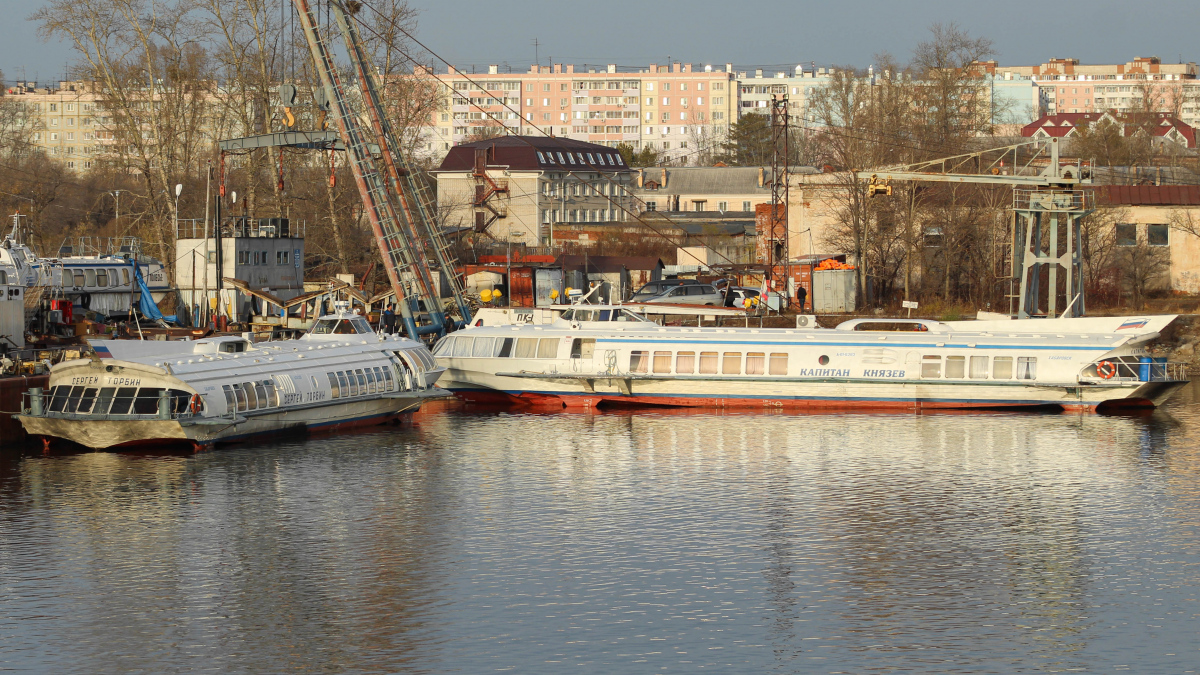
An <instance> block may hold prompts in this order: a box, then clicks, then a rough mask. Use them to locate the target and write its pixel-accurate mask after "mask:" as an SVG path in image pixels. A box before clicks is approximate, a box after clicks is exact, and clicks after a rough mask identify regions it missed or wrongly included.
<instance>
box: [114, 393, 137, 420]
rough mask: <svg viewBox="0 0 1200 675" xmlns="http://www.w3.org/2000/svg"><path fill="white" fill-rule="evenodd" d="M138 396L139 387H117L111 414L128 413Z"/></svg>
mask: <svg viewBox="0 0 1200 675" xmlns="http://www.w3.org/2000/svg"><path fill="white" fill-rule="evenodd" d="M136 396H137V387H120V388H118V389H117V395H116V396H114V397H113V402H112V407H111V408H109V410H108V414H110V415H128V414H129V411H130V409H131V408H133V401H134V398H135V397H136Z"/></svg>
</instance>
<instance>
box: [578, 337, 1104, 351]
mask: <svg viewBox="0 0 1200 675" xmlns="http://www.w3.org/2000/svg"><path fill="white" fill-rule="evenodd" d="M601 342H622V343H632V344H644V343H647V342H650V343H655V344H674V345H681V346H686V345H692V344H707V345H773V346H777V347H801V346H813V347H850V348H860V349H874V348H879V347H921V348H925V349H1017V350H1032V349H1040V350H1063V351H1067V350H1071V351H1093V352H1107V351H1111V350H1112V349H1113V347H1111V346H1106V345H1097V346H1094V347H1086V346H1084V347H1070V346H1061V347H1055V346H1050V345H1048V346H1035V345H985V344H976V345H975V346H974V347H972V346H970V345H968V344H965V343H964V344H951V343H946V345H945V346H942V347H938V346H937V343H936V342H924V343H917V342H883V341H880V342H817V341H809V340H793V341H790V342H779V341H767V340H692V339H688V340H686V341H676V340H670V339H669V338H659V339H655V338H653V337H647V338H645V339H633V338H622V339H610V338H596V343H597V344H599V343H601Z"/></svg>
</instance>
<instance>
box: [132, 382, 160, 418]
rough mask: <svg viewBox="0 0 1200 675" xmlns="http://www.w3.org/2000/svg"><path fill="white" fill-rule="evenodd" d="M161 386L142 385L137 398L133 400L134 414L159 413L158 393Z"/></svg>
mask: <svg viewBox="0 0 1200 675" xmlns="http://www.w3.org/2000/svg"><path fill="white" fill-rule="evenodd" d="M161 391H162V388H160V387H142V388H141V389H138V393H137V398H136V399H134V401H133V414H134V415H154V414H157V413H158V394H159V392H161Z"/></svg>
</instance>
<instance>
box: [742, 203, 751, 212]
mask: <svg viewBox="0 0 1200 675" xmlns="http://www.w3.org/2000/svg"><path fill="white" fill-rule="evenodd" d="M742 210H743V211H749V210H750V202H742Z"/></svg>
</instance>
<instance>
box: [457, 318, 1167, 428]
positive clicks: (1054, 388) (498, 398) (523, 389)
mask: <svg viewBox="0 0 1200 675" xmlns="http://www.w3.org/2000/svg"><path fill="white" fill-rule="evenodd" d="M1174 318H1175V317H1174V316H1147V317H1106V318H1090V317H1089V318H1073V319H1029V320H1010V321H952V322H939V321H925V320H911V321H910V320H902V319H858V320H853V321H847V322H845V323H842V324H841V325H839V326H838V327H837V328H836V329H823V328H816V327H805V328H796V329H777V328H776V329H772V328H707V327H705V328H699V327H697V328H681V327H670V328H665V327H661V326H658V325H657V324H655V323H653V322H650V321H648V320H646V319H645V318H643V317H641V316H640V315H638V314H635V313H633V312H630V311H629V310H628V309H625V308H622V307H619V306H600V305H575V306H574V307H572V308H571V309H569V310H567V311H566V312H565V313H564V314H563V315H562V316H561V317H560V318H558V319H557V320H555V321H554V322H553V323H550V324H544V325H530V324H518V325H476V326H472V327H470V328H468V329H466V330H462V331H459V332H457V333H454V334H452V335H449V336H447V337H445V338H443V339H442V340H441V341H440V342H439V343H438V345H437V347H436V348H435V349H434V356H436V357H437V359H438V361H439V363H440V364H441V365H443V366H445V367H446V373H445V375H444V376H443V378H442V381H441V382H440V383H439V384H440V385H441V386H442V387H444V388H446V389H449V390H451V391H452V392H454V393H455V394H456V395H457V396H459V397H460V398H462V399H464V400H467V401H473V402H481V403H496V402H524V403H530V404H548V405H551V406H555V407H585V408H586V407H593V406H598V405H605V404H636V405H667V406H712V407H755V408H899V409H936V408H1008V407H1053V408H1059V409H1089V410H1095V409H1097V408H1099V407H1113V406H1141V407H1146V406H1156V405H1159V404H1161V403H1162V402H1163V401H1165V400H1166V399H1167V398H1168V397H1169V396H1170V395H1171V394H1172V393H1173V392H1174V391H1175V390H1177V389H1178V388H1180V387H1182V386H1183V384H1184V383H1186V382H1187V374H1186V370H1185V367H1184V365H1183V364H1177V363H1167V362H1165V359H1158V358H1153V357H1151V356H1150V354H1149V352H1148V351H1147V349H1146V347H1147V344H1148V343H1150V342H1151V341H1152V340H1154V339H1155V338H1156V337H1157V336H1158V335H1159V331H1161V330H1162V329H1163V328H1164V327H1165V326H1166V325H1167V324H1169V323H1170V322H1171V321H1172V320H1173V319H1174ZM484 323H487V322H486V321H484ZM880 329H886V330H880Z"/></svg>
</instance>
